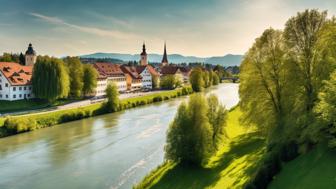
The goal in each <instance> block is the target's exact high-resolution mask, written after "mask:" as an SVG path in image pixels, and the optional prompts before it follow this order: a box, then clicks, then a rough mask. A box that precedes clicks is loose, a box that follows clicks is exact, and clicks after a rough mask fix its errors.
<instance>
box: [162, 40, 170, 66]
mask: <svg viewBox="0 0 336 189" xmlns="http://www.w3.org/2000/svg"><path fill="white" fill-rule="evenodd" d="M168 65H169V63H168V56H167V49H166V42H165V44H164V50H163V57H162V61H161V66H162V67H163V66H168Z"/></svg>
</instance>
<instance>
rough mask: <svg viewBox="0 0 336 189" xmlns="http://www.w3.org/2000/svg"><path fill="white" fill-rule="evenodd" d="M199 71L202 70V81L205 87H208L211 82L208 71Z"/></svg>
mask: <svg viewBox="0 0 336 189" xmlns="http://www.w3.org/2000/svg"><path fill="white" fill-rule="evenodd" d="M201 72H202V76H203V81H204V87H205V88H208V87H210V86H211V84H210V83H211V82H210V79H209V78H210V77H209V72H208V71H203V70H201Z"/></svg>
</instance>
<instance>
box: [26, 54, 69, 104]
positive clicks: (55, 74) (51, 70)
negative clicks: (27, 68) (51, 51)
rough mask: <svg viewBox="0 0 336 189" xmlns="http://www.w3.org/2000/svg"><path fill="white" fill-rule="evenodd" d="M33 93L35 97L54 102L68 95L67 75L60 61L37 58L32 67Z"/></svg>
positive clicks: (46, 57) (45, 57)
mask: <svg viewBox="0 0 336 189" xmlns="http://www.w3.org/2000/svg"><path fill="white" fill-rule="evenodd" d="M32 83H33V93H34V95H35V97H37V98H41V99H47V100H48V101H54V100H55V99H57V98H64V97H67V96H68V94H69V89H70V87H69V75H68V73H67V71H66V69H65V67H64V63H63V61H62V60H60V59H57V58H50V57H48V56H44V57H39V58H38V60H37V63H36V64H35V65H34V70H33V76H32Z"/></svg>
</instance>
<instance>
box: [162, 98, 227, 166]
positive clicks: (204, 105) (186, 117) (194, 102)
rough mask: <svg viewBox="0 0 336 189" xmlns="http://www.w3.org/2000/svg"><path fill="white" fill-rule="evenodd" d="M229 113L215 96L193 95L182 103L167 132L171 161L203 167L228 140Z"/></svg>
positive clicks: (166, 148) (168, 154)
mask: <svg viewBox="0 0 336 189" xmlns="http://www.w3.org/2000/svg"><path fill="white" fill-rule="evenodd" d="M226 117H227V111H226V110H225V107H224V106H223V105H222V104H221V103H219V101H218V99H217V97H216V96H215V95H211V96H209V97H208V98H205V97H204V96H203V95H202V94H195V95H192V96H191V97H190V99H189V102H188V103H182V104H181V105H180V106H179V108H178V111H177V114H176V116H175V119H174V121H173V122H172V123H171V125H170V127H169V130H168V133H167V144H166V146H165V157H166V159H167V160H171V161H175V162H179V163H183V164H192V165H196V166H202V165H203V164H204V163H206V162H207V160H208V158H209V157H210V156H211V155H212V154H213V153H214V152H215V150H216V149H217V147H218V145H219V144H221V143H222V141H223V140H224V139H225V138H226V132H225V126H226Z"/></svg>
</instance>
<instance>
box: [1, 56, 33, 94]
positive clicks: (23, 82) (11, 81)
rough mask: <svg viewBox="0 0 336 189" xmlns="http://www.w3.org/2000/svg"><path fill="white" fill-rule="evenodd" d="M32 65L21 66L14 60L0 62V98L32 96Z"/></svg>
mask: <svg viewBox="0 0 336 189" xmlns="http://www.w3.org/2000/svg"><path fill="white" fill-rule="evenodd" d="M32 72H33V65H29V66H22V65H20V64H18V63H14V62H0V100H8V101H14V100H22V99H29V98H33V97H34V95H33V91H32V82H31V77H32Z"/></svg>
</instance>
